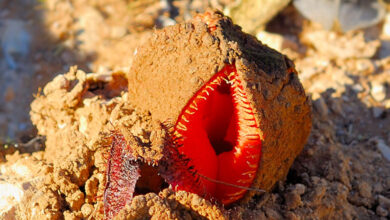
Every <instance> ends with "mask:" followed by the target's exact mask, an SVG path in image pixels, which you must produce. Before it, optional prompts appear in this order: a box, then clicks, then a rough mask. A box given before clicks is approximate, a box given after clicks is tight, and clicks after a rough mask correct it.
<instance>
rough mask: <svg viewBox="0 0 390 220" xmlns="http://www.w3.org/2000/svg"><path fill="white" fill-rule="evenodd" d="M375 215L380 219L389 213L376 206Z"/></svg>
mask: <svg viewBox="0 0 390 220" xmlns="http://www.w3.org/2000/svg"><path fill="white" fill-rule="evenodd" d="M376 214H377V215H379V216H382V217H386V216H387V215H388V214H389V212H388V211H387V210H386V209H384V208H383V207H382V206H378V207H376Z"/></svg>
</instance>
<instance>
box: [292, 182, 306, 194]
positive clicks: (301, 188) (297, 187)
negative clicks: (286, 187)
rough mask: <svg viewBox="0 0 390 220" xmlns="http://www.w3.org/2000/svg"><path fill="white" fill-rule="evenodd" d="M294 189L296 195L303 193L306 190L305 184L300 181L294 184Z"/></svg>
mask: <svg viewBox="0 0 390 220" xmlns="http://www.w3.org/2000/svg"><path fill="white" fill-rule="evenodd" d="M294 191H296V193H297V194H298V195H303V194H304V193H305V191H306V186H305V185H303V184H301V183H298V184H295V189H294Z"/></svg>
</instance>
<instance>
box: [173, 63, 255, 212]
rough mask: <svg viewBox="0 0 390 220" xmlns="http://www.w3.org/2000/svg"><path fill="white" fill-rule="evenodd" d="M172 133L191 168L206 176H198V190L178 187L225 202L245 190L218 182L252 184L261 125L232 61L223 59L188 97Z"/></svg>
mask: <svg viewBox="0 0 390 220" xmlns="http://www.w3.org/2000/svg"><path fill="white" fill-rule="evenodd" d="M174 136H175V138H176V145H177V146H178V150H179V152H180V153H181V154H183V155H185V156H186V157H187V158H188V159H189V161H190V162H189V165H190V166H191V167H193V170H194V172H195V173H197V174H199V175H198V176H200V177H206V178H200V179H201V180H200V185H201V186H202V187H199V188H200V190H197V189H187V188H186V187H185V186H178V187H179V189H180V188H181V189H184V190H187V191H188V190H189V191H192V192H195V193H198V194H206V197H215V198H217V199H218V200H220V201H221V202H222V203H224V204H228V203H231V202H233V201H235V200H237V199H239V198H241V197H242V196H243V195H244V194H245V191H246V190H243V189H239V188H235V187H232V186H227V185H223V184H221V182H225V183H228V184H230V185H237V186H244V187H250V186H251V184H252V182H253V179H254V177H255V175H256V172H257V168H258V163H259V160H260V156H261V155H260V154H261V139H260V130H259V127H258V125H257V123H256V120H255V117H254V113H253V109H252V107H251V105H250V102H249V100H248V98H247V95H246V93H245V92H244V89H243V86H242V84H241V81H240V80H239V79H238V74H237V71H236V67H235V65H226V66H225V67H224V68H223V69H222V70H221V71H220V72H218V73H217V74H215V75H214V76H213V77H212V78H211V79H210V80H209V82H208V83H206V84H205V85H204V86H203V87H202V88H201V89H200V90H199V91H198V92H197V93H196V94H195V95H194V96H193V97H192V98H191V100H190V101H189V102H188V103H187V105H186V106H185V107H184V108H183V110H182V112H181V114H180V116H179V119H178V120H177V122H176V125H175V128H174ZM210 180H215V181H210ZM218 182H219V183H218ZM202 188H203V189H202ZM202 190H203V191H202Z"/></svg>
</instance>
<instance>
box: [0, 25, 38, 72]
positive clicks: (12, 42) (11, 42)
mask: <svg viewBox="0 0 390 220" xmlns="http://www.w3.org/2000/svg"><path fill="white" fill-rule="evenodd" d="M0 33H1V34H0V40H1V48H2V51H3V54H4V59H5V61H6V63H7V65H8V67H9V68H10V69H16V68H17V62H16V60H15V58H16V57H17V56H21V57H24V56H26V55H27V54H28V52H29V47H30V42H31V36H30V33H29V32H28V31H27V30H26V27H25V23H24V22H23V21H21V20H13V19H9V20H6V21H5V22H4V30H1V31H0Z"/></svg>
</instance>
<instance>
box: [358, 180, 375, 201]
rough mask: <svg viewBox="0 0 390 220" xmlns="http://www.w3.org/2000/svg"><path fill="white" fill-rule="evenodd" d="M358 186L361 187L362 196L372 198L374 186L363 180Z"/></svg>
mask: <svg viewBox="0 0 390 220" xmlns="http://www.w3.org/2000/svg"><path fill="white" fill-rule="evenodd" d="M358 188H359V193H360V195H361V196H362V197H364V198H371V196H372V194H371V191H372V187H371V185H370V184H368V183H367V182H365V181H362V182H360V183H359V185H358Z"/></svg>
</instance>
